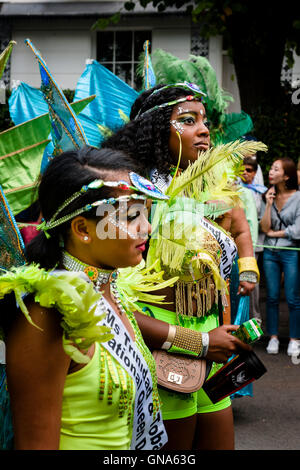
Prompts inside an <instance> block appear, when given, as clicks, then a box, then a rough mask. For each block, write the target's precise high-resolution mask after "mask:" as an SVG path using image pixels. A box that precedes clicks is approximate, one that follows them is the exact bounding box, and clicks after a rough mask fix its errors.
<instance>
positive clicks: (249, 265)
mask: <svg viewBox="0 0 300 470" xmlns="http://www.w3.org/2000/svg"><path fill="white" fill-rule="evenodd" d="M238 267H239V273H240V274H241V273H243V272H245V271H253V272H254V273H256V274H257V281H258V282H259V279H260V275H259V270H258V266H257V261H256V259H255V258H254V256H248V257H245V258H239V259H238Z"/></svg>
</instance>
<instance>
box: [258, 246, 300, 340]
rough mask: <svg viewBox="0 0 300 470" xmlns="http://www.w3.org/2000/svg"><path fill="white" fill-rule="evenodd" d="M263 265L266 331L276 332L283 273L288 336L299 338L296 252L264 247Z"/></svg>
mask: <svg viewBox="0 0 300 470" xmlns="http://www.w3.org/2000/svg"><path fill="white" fill-rule="evenodd" d="M263 265H264V271H265V277H266V285H267V331H268V333H269V335H277V334H278V314H279V301H280V281H281V273H282V272H283V273H284V292H285V297H286V301H287V304H288V308H289V329H290V338H300V295H299V294H300V293H299V267H298V252H297V251H293V250H280V249H278V250H275V249H274V250H271V249H270V250H269V249H268V248H265V250H264V258H263Z"/></svg>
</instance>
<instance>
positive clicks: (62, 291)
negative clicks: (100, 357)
mask: <svg viewBox="0 0 300 470" xmlns="http://www.w3.org/2000/svg"><path fill="white" fill-rule="evenodd" d="M12 292H14V294H15V297H16V302H17V304H18V305H19V307H20V309H21V311H22V312H23V313H24V315H25V317H26V318H27V320H28V321H29V322H30V323H31V324H32V325H33V326H35V327H37V325H34V323H33V321H32V319H31V317H30V313H29V311H28V309H27V307H26V305H25V303H24V300H23V299H24V295H26V294H32V295H33V298H34V301H35V302H37V303H39V304H40V305H41V306H42V307H46V308H54V309H56V310H58V311H59V312H60V313H61V315H62V321H61V326H62V328H63V332H64V333H63V347H64V350H65V352H66V353H67V354H68V355H70V356H71V358H72V359H73V360H74V361H76V362H88V360H89V358H88V357H87V356H86V355H85V354H84V353H82V352H81V351H86V350H87V349H88V348H89V347H90V346H91V345H92V344H93V343H94V342H96V341H97V342H104V341H108V340H110V339H111V338H112V337H113V335H112V334H110V329H109V328H107V327H105V326H102V325H99V321H100V320H101V319H102V318H103V315H101V316H99V315H97V313H96V306H97V301H98V300H99V297H100V296H101V294H99V293H97V292H95V290H94V288H93V284H92V283H89V282H87V281H86V280H84V279H83V278H82V277H80V276H78V273H73V272H66V271H53V272H51V271H46V270H44V269H41V268H39V267H38V266H37V265H34V264H31V265H28V266H22V267H18V268H13V269H11V270H10V271H6V272H5V273H4V274H3V275H1V276H0V299H3V297H4V296H5V295H6V294H10V293H12ZM37 328H38V327H37Z"/></svg>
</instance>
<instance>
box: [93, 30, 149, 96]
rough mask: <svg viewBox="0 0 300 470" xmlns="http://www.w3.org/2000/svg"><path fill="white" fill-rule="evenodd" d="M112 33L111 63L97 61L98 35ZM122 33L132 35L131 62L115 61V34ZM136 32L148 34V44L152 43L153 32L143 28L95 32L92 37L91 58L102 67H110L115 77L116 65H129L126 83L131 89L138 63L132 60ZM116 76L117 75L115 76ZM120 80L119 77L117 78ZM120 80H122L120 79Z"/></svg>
mask: <svg viewBox="0 0 300 470" xmlns="http://www.w3.org/2000/svg"><path fill="white" fill-rule="evenodd" d="M103 32H105V33H113V58H112V61H103V62H102V61H100V60H99V59H98V57H99V54H98V50H97V49H98V47H97V46H98V34H99V35H100V34H101V33H103ZM122 32H129V33H131V34H132V36H131V60H130V61H129V60H124V61H122V60H116V44H117V42H116V34H117V33H122ZM138 32H147V33H148V32H149V36H150V39H149V40H150V43H151V41H152V35H153V31H152V28H145V27H139V28H107V29H105V31H96V32H95V36H94V41H93V43H94V45H93V56H94V57H96V60H97V61H98V62H99V63H100V64H101V65H103V66H104V67H105V66H106V65H108V64H109V65H112V70H111V69H109V70H111V71H112V72H113V73H114V74H115V75H117V74H116V66H117V65H118V64H120V65H122V64H130V73H131V79H130V83H128V85H129V86H131V87H132V88H135V74H134V69H135V66H136V64H138V61H137V60H135V58H134V52H135V51H134V41H135V34H136V33H138ZM117 76H118V75H117ZM119 78H120V77H119ZM121 80H122V78H121Z"/></svg>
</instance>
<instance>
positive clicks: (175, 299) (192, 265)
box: [104, 83, 265, 449]
mask: <svg viewBox="0 0 300 470" xmlns="http://www.w3.org/2000/svg"><path fill="white" fill-rule="evenodd" d="M203 95H204V94H203V93H202V92H201V91H200V90H199V88H197V87H195V86H193V85H191V84H187V83H178V84H174V85H167V86H163V85H158V86H156V87H154V88H153V89H150V90H147V91H145V92H144V93H142V94H141V95H140V97H139V98H138V99H137V100H136V102H135V103H134V105H133V107H132V111H131V116H130V117H131V122H129V123H128V124H127V125H126V126H125V127H124V128H123V129H120V130H119V131H118V132H116V133H115V135H113V136H112V137H110V138H109V139H108V140H107V141H106V143H105V144H104V146H108V147H114V148H118V149H122V150H124V151H126V152H127V153H129V154H130V155H131V156H132V157H134V158H136V160H137V161H139V163H141V164H142V165H144V168H145V169H144V174H145V175H148V176H150V177H151V179H152V181H153V182H155V184H156V185H158V187H159V188H160V189H161V190H162V191H165V192H166V194H168V195H169V196H170V201H169V202H168V203H166V204H160V203H159V204H157V205H156V210H155V212H154V219H153V235H152V237H151V239H150V245H149V251H148V256H147V262H148V263H150V264H151V263H152V262H153V260H157V259H158V260H159V263H160V265H159V266H160V268H161V269H163V270H164V272H165V275H164V276H165V278H169V277H172V276H174V275H176V276H178V277H179V280H178V282H177V283H176V285H175V287H173V288H168V289H165V290H164V292H163V293H164V294H165V295H166V300H167V301H169V302H170V304H169V305H168V306H167V305H165V306H164V307H163V308H161V307H158V306H153V305H149V304H148V305H144V311H145V313H148V314H149V315H152V316H155V317H156V318H159V319H161V320H164V321H167V322H169V323H171V324H173V325H182V326H184V327H188V328H191V329H193V330H194V331H198V332H202V333H203V338H205V339H208V345H207V347H208V349H207V354H206V357H207V359H208V360H211V361H214V363H216V362H219V363H220V362H222V361H223V362H224V361H226V359H227V358H228V357H230V349H228V343H227V340H228V336H231V335H230V330H231V328H232V327H231V326H230V325H223V326H220V318H221V315H222V310H223V307H222V299H224V298H225V293H226V284H225V280H226V279H227V278H228V277H229V275H230V269H231V263H232V262H233V260H234V257H235V255H236V251H237V250H238V253H239V257H240V286H239V292H241V293H242V294H243V295H245V294H248V293H249V292H250V291H251V290H252V289H253V288H254V285H255V282H256V281H257V279H258V276H259V273H258V269H257V265H256V263H255V258H254V257H253V248H252V242H251V236H250V231H249V226H248V224H247V221H246V219H245V216H244V212H243V209H242V207H240V208H239V207H238V206H239V195H238V192H237V190H236V188H235V187H234V185H233V181H234V179H235V178H236V176H237V175H238V174H239V168H240V165H241V162H242V158H243V155H245V154H248V153H250V154H251V153H252V152H256V151H257V150H265V146H264V145H263V144H261V143H254V142H250V143H249V142H239V141H237V142H234V143H232V144H227V145H225V146H222V145H221V146H217V147H216V148H215V149H210V136H209V130H208V127H207V119H206V112H205V107H204V105H203V103H202V102H201V100H202V97H203ZM178 156H179V162H178ZM193 162H195V163H193ZM191 163H193V165H192V166H189V165H190V164H191ZM177 165H178V166H177ZM171 168H172V170H171ZM182 170H183V171H182ZM184 170H185V171H184ZM170 173H173V175H175V178H173V177H172V175H171V174H170ZM180 173H181V174H180ZM180 197H181V199H180ZM212 201H215V203H213V202H212ZM217 201H219V203H217ZM220 201H221V207H220ZM213 219H217V221H218V224H216V223H215V222H214V220H213ZM233 239H234V240H233ZM236 245H237V247H236ZM207 333H208V334H207ZM171 350H172V348H171ZM216 370H217V369H216V365H215V364H213V365H212V370H211V372H210V375H212V374H213V373H214V372H215V371H216ZM159 393H160V397H161V399H162V403H163V405H162V413H163V418H164V422H165V425H166V429H167V432H168V436H169V442H168V444H167V448H169V449H192V448H194V449H195V448H197V449H232V448H233V447H234V430H233V418H232V411H231V406H230V405H231V403H230V399H229V398H227V399H225V400H222V401H221V402H219V403H217V404H215V405H213V404H212V403H211V402H210V400H209V399H208V397H207V396H206V394H205V393H204V391H203V390H199V392H196V393H193V394H191V395H190V396H188V395H186V394H185V395H183V394H180V393H176V392H169V391H166V390H163V389H160V392H159Z"/></svg>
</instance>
